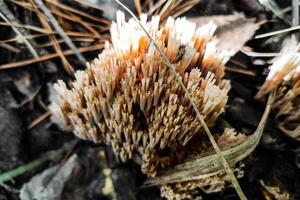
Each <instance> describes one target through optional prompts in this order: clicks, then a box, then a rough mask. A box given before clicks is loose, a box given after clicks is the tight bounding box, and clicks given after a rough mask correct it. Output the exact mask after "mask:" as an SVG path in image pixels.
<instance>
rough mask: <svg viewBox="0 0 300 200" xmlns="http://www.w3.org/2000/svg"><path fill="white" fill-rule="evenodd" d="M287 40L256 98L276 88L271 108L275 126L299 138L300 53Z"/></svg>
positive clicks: (293, 43)
mask: <svg viewBox="0 0 300 200" xmlns="http://www.w3.org/2000/svg"><path fill="white" fill-rule="evenodd" d="M298 50H299V45H297V44H295V41H293V40H289V43H288V44H287V45H284V48H283V49H282V51H281V53H280V54H281V55H280V56H278V57H277V58H276V59H275V61H274V63H273V65H272V66H271V67H270V72H269V74H268V76H267V78H266V81H265V83H264V84H263V86H262V87H261V89H260V91H259V92H258V93H257V95H256V98H261V97H262V96H264V95H265V94H267V93H269V92H271V91H272V90H276V94H275V100H274V103H273V106H272V107H273V110H274V111H275V112H276V115H275V118H276V121H277V126H278V128H279V129H281V130H282V131H283V132H284V133H285V134H287V135H288V136H290V137H292V138H294V139H297V140H300V53H299V52H298Z"/></svg>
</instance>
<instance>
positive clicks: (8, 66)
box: [0, 43, 104, 70]
mask: <svg viewBox="0 0 300 200" xmlns="http://www.w3.org/2000/svg"><path fill="white" fill-rule="evenodd" d="M103 47H104V44H103V43H100V44H97V45H93V46H88V47H81V48H78V51H79V52H81V53H82V52H87V51H97V50H101V49H102V48H103ZM63 54H64V55H65V56H69V55H73V54H74V52H73V51H72V50H70V49H69V50H66V51H63ZM58 56H59V55H58V54H57V53H52V54H47V55H44V56H40V57H39V58H32V59H29V60H23V61H18V62H14V63H8V64H4V65H0V70H2V69H11V68H17V67H23V66H26V65H30V64H33V63H37V62H42V61H46V60H50V59H52V58H57V57H58Z"/></svg>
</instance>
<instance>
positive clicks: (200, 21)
mask: <svg viewBox="0 0 300 200" xmlns="http://www.w3.org/2000/svg"><path fill="white" fill-rule="evenodd" d="M190 20H191V21H193V22H194V23H196V24H197V25H198V26H201V25H204V24H207V23H208V22H210V21H212V22H214V23H215V24H216V25H217V26H218V29H217V33H216V35H217V38H218V44H217V46H218V47H219V48H220V49H227V50H230V56H233V55H234V54H236V53H237V52H238V51H240V50H241V48H242V47H243V46H244V45H245V43H246V42H247V41H248V40H250V39H251V38H252V36H253V35H254V33H255V31H256V30H257V29H258V28H259V24H257V23H255V22H254V19H249V18H246V17H245V16H244V15H243V14H241V13H235V14H233V15H216V16H208V17H197V18H191V19H190Z"/></svg>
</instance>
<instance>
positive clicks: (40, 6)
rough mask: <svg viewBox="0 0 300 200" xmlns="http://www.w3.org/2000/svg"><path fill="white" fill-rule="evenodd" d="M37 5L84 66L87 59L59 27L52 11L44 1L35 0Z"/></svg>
mask: <svg viewBox="0 0 300 200" xmlns="http://www.w3.org/2000/svg"><path fill="white" fill-rule="evenodd" d="M35 2H36V4H37V5H38V6H39V8H40V9H41V10H42V11H43V13H44V14H45V16H46V17H47V18H48V19H49V21H50V23H51V24H52V26H53V27H54V29H55V30H56V31H57V32H58V34H59V35H60V36H61V37H62V38H63V39H64V40H65V42H66V44H67V45H68V46H69V47H70V48H71V49H72V50H73V51H74V53H75V55H76V57H77V58H78V60H79V61H80V62H82V64H83V65H85V63H86V62H87V61H86V59H85V58H84V57H83V56H82V54H81V53H80V52H79V51H78V49H77V47H76V46H75V44H74V43H73V42H72V40H71V39H70V38H69V37H68V36H67V34H66V33H65V31H64V30H63V28H62V27H61V26H60V25H59V23H58V22H57V20H56V19H55V17H54V16H53V15H52V13H51V12H50V10H49V9H48V8H47V7H46V6H45V4H44V3H43V1H42V0H35Z"/></svg>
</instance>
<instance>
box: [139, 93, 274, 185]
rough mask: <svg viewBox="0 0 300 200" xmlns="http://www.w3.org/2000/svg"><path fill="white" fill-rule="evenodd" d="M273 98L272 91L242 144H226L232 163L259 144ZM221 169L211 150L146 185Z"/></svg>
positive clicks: (180, 180)
mask: <svg viewBox="0 0 300 200" xmlns="http://www.w3.org/2000/svg"><path fill="white" fill-rule="evenodd" d="M273 99H274V93H271V94H270V95H269V98H268V102H267V105H266V108H265V111H264V113H263V116H262V118H261V120H260V122H259V124H258V126H257V129H256V130H255V132H254V134H252V135H251V136H249V137H247V139H246V140H245V141H243V142H242V143H240V144H237V145H229V146H225V147H224V148H223V149H222V155H223V156H224V157H225V158H226V160H227V161H228V162H229V163H230V164H231V165H234V164H235V163H237V162H239V161H241V160H242V159H244V158H245V157H247V156H248V155H249V154H250V153H251V152H252V151H253V150H254V149H255V148H256V146H257V145H258V143H259V141H260V138H261V136H262V134H263V130H264V127H265V124H266V122H267V118H268V115H269V113H270V110H271V106H272V102H273ZM219 170H222V164H221V163H220V161H219V160H218V155H216V154H214V153H213V152H209V153H208V154H205V155H200V156H198V157H196V158H194V159H193V160H190V161H187V162H185V163H183V164H179V165H176V166H174V168H172V169H170V170H168V171H165V172H163V173H162V174H161V175H160V176H158V177H155V178H151V179H148V180H146V182H145V183H144V187H149V186H154V185H162V184H169V183H175V182H182V181H189V180H197V179H201V178H206V177H209V176H212V175H214V174H216V173H218V172H219Z"/></svg>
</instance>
